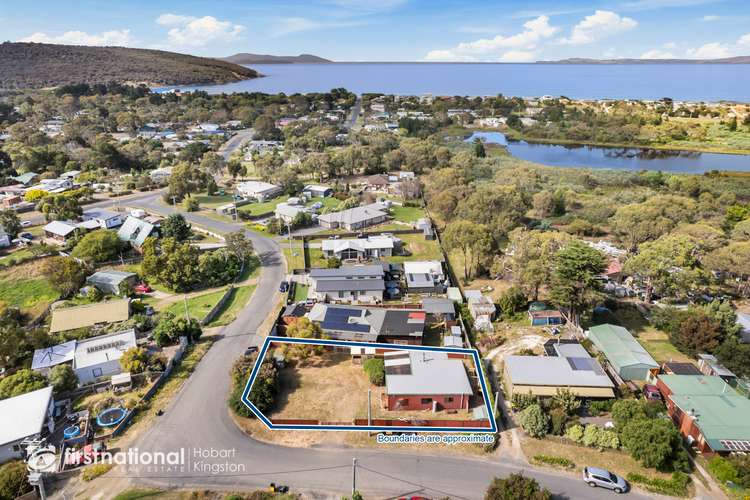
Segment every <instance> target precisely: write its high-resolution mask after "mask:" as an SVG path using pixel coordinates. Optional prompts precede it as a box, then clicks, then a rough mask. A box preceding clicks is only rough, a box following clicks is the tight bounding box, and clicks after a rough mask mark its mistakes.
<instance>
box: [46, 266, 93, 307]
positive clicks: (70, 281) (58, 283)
mask: <svg viewBox="0 0 750 500" xmlns="http://www.w3.org/2000/svg"><path fill="white" fill-rule="evenodd" d="M43 266H44V267H43V269H42V271H43V273H44V275H45V276H47V279H49V280H50V283H51V284H52V287H53V288H54V289H55V290H57V292H59V293H60V295H61V296H62V297H63V298H66V297H69V296H70V295H71V294H73V293H75V292H77V291H78V290H79V289H80V288H81V287H82V286H83V284H84V283H85V282H86V276H88V269H86V267H85V266H84V265H83V264H81V263H79V262H78V261H77V260H75V259H73V258H71V257H51V258H49V259H45V261H44V264H43Z"/></svg>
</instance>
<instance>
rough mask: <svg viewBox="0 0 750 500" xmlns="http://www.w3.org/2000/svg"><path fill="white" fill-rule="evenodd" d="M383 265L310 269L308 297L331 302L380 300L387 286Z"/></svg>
mask: <svg viewBox="0 0 750 500" xmlns="http://www.w3.org/2000/svg"><path fill="white" fill-rule="evenodd" d="M384 275H385V273H384V271H383V266H376V265H370V266H344V267H340V268H338V269H318V268H315V269H311V270H310V274H309V278H310V281H311V285H310V289H309V291H308V297H310V298H314V299H317V300H319V301H332V302H377V301H381V300H383V291H384V290H385V281H384V279H383V277H384Z"/></svg>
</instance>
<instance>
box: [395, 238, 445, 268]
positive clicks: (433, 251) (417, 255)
mask: <svg viewBox="0 0 750 500" xmlns="http://www.w3.org/2000/svg"><path fill="white" fill-rule="evenodd" d="M396 237H397V238H400V239H401V241H403V242H404V248H405V249H406V250H407V253H409V254H411V255H409V256H401V255H396V256H393V257H388V258H387V259H386V260H387V261H388V262H405V261H408V260H443V254H442V252H441V251H440V245H439V244H438V242H437V240H426V239H425V238H424V235H423V234H422V233H419V234H399V235H397V236H396Z"/></svg>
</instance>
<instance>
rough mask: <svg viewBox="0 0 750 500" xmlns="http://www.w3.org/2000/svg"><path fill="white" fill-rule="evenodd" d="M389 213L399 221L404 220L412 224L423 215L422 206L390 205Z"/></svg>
mask: <svg viewBox="0 0 750 500" xmlns="http://www.w3.org/2000/svg"><path fill="white" fill-rule="evenodd" d="M391 215H392V216H393V218H394V219H395V220H397V221H399V222H406V223H408V224H413V223H415V222H417V219H421V218H422V217H424V216H425V212H424V208H420V207H402V206H398V205H393V206H392V207H391Z"/></svg>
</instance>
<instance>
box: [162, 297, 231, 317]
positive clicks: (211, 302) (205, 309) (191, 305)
mask: <svg viewBox="0 0 750 500" xmlns="http://www.w3.org/2000/svg"><path fill="white" fill-rule="evenodd" d="M224 293H225V290H219V291H217V292H211V293H206V294H203V295H197V296H195V297H190V298H188V299H187V309H188V314H189V315H190V317H191V318H196V319H198V320H202V319H203V318H205V317H206V314H208V313H209V312H210V311H211V308H213V307H214V306H215V305H216V304H217V303H218V302H219V300H221V298H222V297H223V296H224ZM165 311H166V312H170V313H172V314H174V315H175V316H184V314H185V301H184V300H179V301H177V302H175V303H174V304H172V305H170V306H169V307H167V308H166V309H165Z"/></svg>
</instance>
